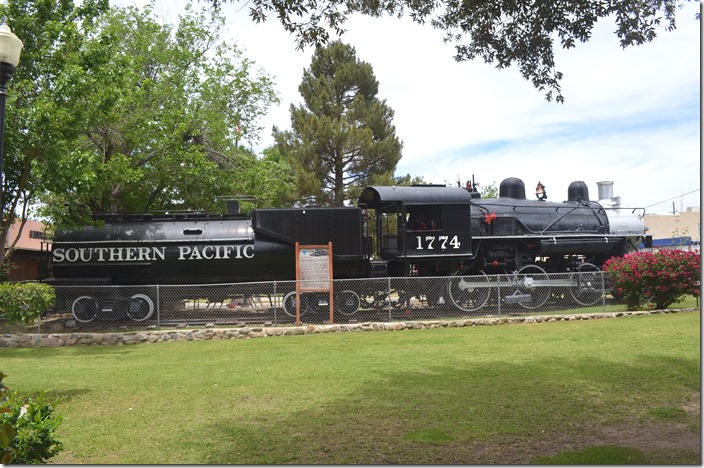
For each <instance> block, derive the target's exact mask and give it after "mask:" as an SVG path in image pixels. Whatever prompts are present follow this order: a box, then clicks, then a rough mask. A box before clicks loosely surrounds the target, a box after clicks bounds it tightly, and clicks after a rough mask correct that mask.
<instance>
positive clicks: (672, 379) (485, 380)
mask: <svg viewBox="0 0 704 468" xmlns="http://www.w3.org/2000/svg"><path fill="white" fill-rule="evenodd" d="M699 381H700V374H699V365H698V362H695V361H691V360H686V359H675V358H663V357H653V356H643V359H642V360H641V361H639V362H637V363H634V364H632V365H627V366H624V365H621V364H614V363H612V362H608V361H604V360H595V359H592V358H590V357H589V356H584V357H579V358H570V359H569V360H556V359H553V358H549V359H545V360H540V359H538V358H536V359H535V360H533V361H530V362H527V363H521V364H516V363H511V362H500V363H492V364H491V365H487V364H484V363H476V364H475V363H472V362H471V361H467V362H466V365H465V366H462V367H447V366H443V365H442V363H438V365H436V366H432V367H430V368H427V369H422V370H418V371H417V372H394V371H393V370H391V369H390V370H385V371H375V372H370V373H369V374H368V375H367V377H366V378H365V381H364V382H363V383H362V384H361V388H360V389H359V390H358V391H356V392H355V393H351V394H346V395H340V396H339V397H338V398H336V399H334V400H331V401H327V402H320V401H316V402H315V403H314V405H313V406H311V407H309V408H307V409H305V410H303V411H299V412H296V413H288V412H287V411H285V410H282V411H278V412H277V411H271V412H268V413H264V412H259V413H257V417H256V419H255V418H250V419H247V418H246V417H243V416H242V415H237V414H229V415H222V417H220V418H219V419H218V421H216V422H214V423H213V424H212V425H209V426H207V427H203V428H200V429H199V430H198V432H200V430H201V429H202V432H203V433H207V434H209V437H208V441H209V442H208V448H207V450H203V452H202V453H204V454H207V459H204V460H203V461H202V462H203V463H216V464H229V463H247V464H249V463H257V464H259V463H267V464H280V463H296V464H351V463H354V464H376V463H384V464H387V463H389V464H391V463H393V464H398V463H401V464H460V463H462V464H464V463H501V464H514V463H530V462H531V460H533V459H534V457H536V456H541V455H544V456H553V455H556V454H559V453H561V452H564V451H568V450H572V451H579V450H584V449H585V448H586V447H589V446H601V445H616V446H618V445H621V444H620V442H622V441H621V440H620V439H619V438H618V437H617V438H616V439H615V440H610V439H609V438H608V437H607V436H605V435H604V433H602V432H600V431H599V430H598V429H599V428H600V427H602V426H605V425H622V424H623V425H627V426H631V427H639V426H640V425H642V424H643V423H647V424H650V426H651V427H652V425H653V424H655V423H660V424H662V423H663V422H662V421H658V418H657V417H655V416H653V414H655V415H657V414H658V411H659V410H658V408H673V407H675V408H677V407H680V406H682V405H683V404H684V402H685V401H686V400H688V399H691V397H692V394H693V392H698V391H699ZM312 385H315V383H312ZM269 391H270V392H271V393H273V394H276V392H277V389H270V390H269ZM259 396H261V397H263V396H264V394H263V393H262V395H259ZM243 413H245V412H243ZM281 414H290V417H286V418H280V415H281ZM669 414H670V417H671V418H673V421H674V422H677V423H684V424H688V425H689V427H693V428H695V429H696V431H695V432H694V433H692V434H691V436H692V438H695V439H697V440H698V438H699V435H698V432H700V431H701V427H700V423H699V421H698V420H699V415H690V414H687V413H685V412H678V411H670V413H669ZM190 429H191V430H193V428H190ZM649 435H652V434H649ZM680 435H681V434H680ZM685 436H687V434H685ZM184 440H188V438H187V437H186V438H185V439H184ZM643 440H644V441H645V440H648V439H647V438H646V437H644V438H643ZM202 442H203V440H202V439H198V440H197V441H194V444H196V445H199V444H202ZM668 444H669V448H671V449H673V450H674V451H675V452H676V455H675V459H676V460H679V462H680V463H687V462H688V460H698V459H699V453H700V451H701V449H700V447H699V448H696V447H693V446H692V445H691V444H689V443H687V442H686V441H682V440H670V441H663V442H662V445H663V446H664V447H665V448H667V447H668ZM187 445H188V443H187ZM646 445H647V444H646ZM197 448H198V447H196V446H195V445H194V446H193V447H187V449H189V450H196V449H197ZM201 448H202V447H201ZM649 448H650V447H647V446H645V447H640V446H638V447H630V448H626V449H623V450H622V451H621V452H623V453H624V454H626V456H629V455H628V454H629V453H631V452H630V450H631V449H634V450H636V451H638V450H642V451H643V453H644V457H645V459H646V461H645V462H644V463H653V462H655V463H657V460H655V461H653V460H652V459H648V449H649ZM597 452H599V453H601V452H600V451H598V450H597ZM621 452H619V453H621ZM589 453H590V452H586V455H583V456H582V458H580V460H581V461H580V462H579V463H600V462H599V460H598V459H596V458H595V459H591V458H590V455H589ZM633 453H635V452H633ZM204 457H206V455H204ZM615 462H616V463H619V462H618V461H615Z"/></svg>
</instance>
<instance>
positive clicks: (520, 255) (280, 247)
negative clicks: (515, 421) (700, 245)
mask: <svg viewBox="0 0 704 468" xmlns="http://www.w3.org/2000/svg"><path fill="white" fill-rule="evenodd" d="M539 187H540V186H539ZM538 198H539V199H536V200H528V199H527V198H526V195H525V185H524V183H523V181H521V180H520V179H517V178H508V179H505V180H504V181H502V183H501V185H500V187H499V197H498V198H488V199H484V198H481V196H480V194H479V193H478V191H477V190H476V186H475V185H472V184H469V183H468V185H467V187H464V188H462V187H448V186H433V185H424V186H411V187H396V186H369V187H366V188H365V189H364V190H363V191H362V193H361V195H360V197H359V200H358V203H357V206H356V207H339V208H337V207H336V208H325V207H305V208H289V209H254V210H253V211H252V212H251V213H249V214H240V213H231V214H219V215H215V214H206V213H176V214H160V215H105V216H102V217H100V218H99V221H101V224H100V225H99V226H90V227H85V228H81V229H73V230H66V231H60V232H58V233H57V234H56V236H55V238H54V240H53V247H52V252H51V272H52V275H51V277H49V278H47V280H46V281H47V282H49V283H51V284H53V285H56V286H62V285H66V286H69V285H70V286H73V287H77V290H76V292H75V294H74V296H73V298H72V306H71V308H72V311H73V313H74V316H76V317H77V318H79V317H80V318H79V319H80V320H82V321H86V319H85V318H86V317H89V318H90V319H92V318H94V317H95V316H97V315H98V311H100V310H103V309H105V307H106V306H105V304H106V303H112V304H114V303H121V304H123V308H124V309H125V311H126V314H127V315H128V316H130V317H132V318H133V319H135V320H144V319H146V318H148V317H150V316H151V314H152V312H153V311H154V308H155V307H156V306H155V300H154V298H153V297H152V294H150V293H148V292H144V291H145V289H143V288H142V289H140V288H141V287H145V286H148V285H175V284H202V285H204V286H207V285H213V284H221V283H254V282H271V281H286V280H295V279H296V270H295V253H294V252H295V245H296V243H300V244H303V245H321V244H327V243H328V242H332V245H333V259H332V261H333V273H334V278H335V279H361V278H385V277H394V278H411V277H419V278H447V281H446V282H444V283H441V284H442V286H441V287H437V284H438V283H437V281H433V282H432V283H433V285H434V286H432V287H430V286H428V288H427V290H425V291H423V292H422V294H423V295H424V296H425V297H426V298H427V300H428V303H429V304H438V305H444V306H445V307H447V306H449V307H455V308H457V309H459V310H463V311H470V310H476V309H478V308H480V307H482V306H483V305H484V304H485V303H486V302H487V300H488V299H489V284H488V279H487V278H488V275H495V274H511V275H513V276H512V278H513V281H514V283H515V284H518V285H519V287H518V289H517V290H516V291H515V292H516V294H515V295H514V296H513V299H515V300H517V301H519V302H520V299H521V297H525V296H526V295H530V294H525V293H526V292H530V293H535V290H534V289H532V288H531V287H532V286H534V285H535V284H537V283H541V282H542V283H543V284H547V283H546V282H549V281H554V286H555V287H556V288H560V287H564V288H566V290H567V289H569V290H570V291H571V292H572V297H574V299H575V300H577V302H583V301H580V297H581V296H580V294H581V291H582V290H583V289H584V285H583V284H581V281H582V280H576V281H577V284H575V280H574V279H571V278H567V279H564V280H551V279H550V278H549V277H548V274H549V273H564V272H581V273H589V272H593V273H596V272H598V271H599V269H600V268H601V266H602V265H603V263H604V262H605V261H606V260H607V259H608V258H610V257H612V256H621V255H624V254H626V253H627V252H629V251H632V250H635V249H637V248H638V246H639V245H640V244H641V243H642V242H647V241H648V236H646V229H647V228H645V226H644V225H643V220H642V212H641V213H639V212H638V210H633V209H623V208H620V206H613V204H611V205H609V204H607V203H599V202H595V201H590V200H589V193H588V189H587V186H586V184H585V183H584V182H581V181H577V182H573V183H572V184H570V186H569V188H568V194H567V200H566V201H564V202H561V203H556V202H548V201H547V200H545V199H544V195H542V196H541V195H540V194H539V195H538ZM541 198H542V199H541ZM605 205H609V206H605ZM581 277H582V276H581V275H580V278H581ZM360 284H363V282H360ZM428 284H430V282H429V283H428ZM95 285H119V286H124V288H121V289H119V291H121V292H119V293H114V292H112V293H111V294H112V295H113V297H96V295H95V293H92V292H90V290H89V287H90V286H95ZM81 287H86V289H85V290H82V289H81ZM589 288H593V286H592V285H591V283H590V285H589ZM289 289H290V287H289ZM529 289H530V291H528V290H529ZM280 293H283V294H285V295H286V296H285V298H284V301H283V302H284V309H286V312H287V313H289V314H291V313H292V311H293V310H295V302H293V298H294V297H295V296H294V295H293V291H292V290H289V291H280ZM115 294H118V295H119V296H120V297H114V295H115ZM344 294H345V295H346V296H345V298H344V300H343V301H342V302H343V303H344V304H346V305H347V311H346V312H347V314H352V313H354V312H355V310H356V309H357V308H358V307H359V306H360V304H366V303H373V302H374V300H373V296H374V294H375V292H374V291H373V290H372V291H370V290H368V289H367V288H361V287H360V289H358V290H354V289H347V290H345V291H344ZM544 294H545V293H543V295H544ZM534 295H535V294H534ZM370 296H371V297H370ZM590 297H592V296H590ZM543 299H545V298H544V297H542V296H541V295H540V294H537V297H532V298H531V301H532V302H531V304H532V305H535V304H538V303H542V302H544V300H543ZM292 307H293V310H292Z"/></svg>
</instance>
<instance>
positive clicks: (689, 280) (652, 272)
mask: <svg viewBox="0 0 704 468" xmlns="http://www.w3.org/2000/svg"><path fill="white" fill-rule="evenodd" d="M604 271H606V272H607V273H608V274H609V276H610V278H611V281H612V284H613V288H612V291H613V293H614V296H616V297H619V298H621V299H623V300H624V301H625V302H626V308H627V309H628V310H636V309H638V308H640V307H641V306H643V305H644V304H646V303H648V302H650V303H653V304H654V305H655V308H656V309H665V308H667V306H669V305H670V304H672V303H674V302H677V301H679V300H681V299H682V297H683V296H685V295H688V294H691V295H694V296H699V293H700V286H701V285H700V277H701V258H700V256H699V254H698V253H696V252H686V251H684V250H674V249H673V250H669V249H667V250H660V251H657V252H635V253H632V254H629V255H626V256H624V257H613V258H610V259H609V260H608V261H607V262H606V263H604Z"/></svg>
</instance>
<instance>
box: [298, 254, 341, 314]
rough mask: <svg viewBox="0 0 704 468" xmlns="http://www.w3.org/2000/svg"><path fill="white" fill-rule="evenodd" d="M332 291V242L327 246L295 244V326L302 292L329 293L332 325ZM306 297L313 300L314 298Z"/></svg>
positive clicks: (299, 311)
mask: <svg viewBox="0 0 704 468" xmlns="http://www.w3.org/2000/svg"><path fill="white" fill-rule="evenodd" d="M332 289H333V287H332V242H328V244H327V245H300V244H299V243H298V242H296V325H300V323H301V293H302V292H329V293H330V300H329V305H330V323H333V301H332V295H333V294H332V293H333V291H332ZM308 297H309V298H310V297H313V299H308V300H315V299H314V298H315V296H308ZM315 305H316V306H317V301H315Z"/></svg>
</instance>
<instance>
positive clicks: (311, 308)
mask: <svg viewBox="0 0 704 468" xmlns="http://www.w3.org/2000/svg"><path fill="white" fill-rule="evenodd" d="M300 296H301V317H303V316H304V315H305V314H314V313H315V312H316V311H317V310H318V299H317V298H318V296H317V295H316V294H311V293H301V294H300ZM284 312H286V315H289V316H291V317H294V318H295V317H296V291H291V292H290V293H288V294H286V295H285V296H284Z"/></svg>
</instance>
